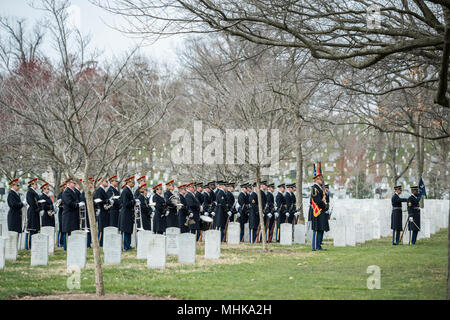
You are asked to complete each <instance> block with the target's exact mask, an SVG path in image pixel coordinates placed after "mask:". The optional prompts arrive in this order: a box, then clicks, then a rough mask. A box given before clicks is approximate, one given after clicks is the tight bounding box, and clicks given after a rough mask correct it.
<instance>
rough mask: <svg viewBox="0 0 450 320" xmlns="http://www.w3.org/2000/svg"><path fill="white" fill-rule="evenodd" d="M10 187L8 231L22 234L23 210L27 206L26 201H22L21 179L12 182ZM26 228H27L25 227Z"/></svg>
mask: <svg viewBox="0 0 450 320" xmlns="http://www.w3.org/2000/svg"><path fill="white" fill-rule="evenodd" d="M8 184H9V186H10V188H11V190H10V191H9V193H8V198H7V202H8V207H9V210H8V231H15V232H17V233H22V232H23V231H24V230H23V229H22V208H23V207H25V206H26V205H27V203H26V202H25V201H22V199H21V198H20V194H19V188H20V185H19V179H14V180H12V181H10V182H9V183H8ZM25 227H26V226H25Z"/></svg>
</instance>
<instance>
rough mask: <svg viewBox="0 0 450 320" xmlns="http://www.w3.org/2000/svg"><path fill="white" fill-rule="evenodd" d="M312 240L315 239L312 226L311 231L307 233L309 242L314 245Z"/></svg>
mask: <svg viewBox="0 0 450 320" xmlns="http://www.w3.org/2000/svg"><path fill="white" fill-rule="evenodd" d="M312 238H313V231H312V229H311V226H310V227H309V229H308V230H307V232H306V239H307V240H308V242H311V243H312Z"/></svg>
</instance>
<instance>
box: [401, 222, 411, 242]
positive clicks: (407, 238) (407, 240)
mask: <svg viewBox="0 0 450 320" xmlns="http://www.w3.org/2000/svg"><path fill="white" fill-rule="evenodd" d="M402 242H403V244H408V243H409V230H408V226H406V228H405V233H404V234H403V239H402Z"/></svg>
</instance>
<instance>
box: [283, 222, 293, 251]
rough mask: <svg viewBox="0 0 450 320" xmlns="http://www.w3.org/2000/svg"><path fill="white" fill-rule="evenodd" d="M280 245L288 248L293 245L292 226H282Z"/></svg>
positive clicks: (288, 224) (285, 224) (286, 224)
mask: <svg viewBox="0 0 450 320" xmlns="http://www.w3.org/2000/svg"><path fill="white" fill-rule="evenodd" d="M280 244H282V245H286V246H291V245H292V224H290V223H282V224H280Z"/></svg>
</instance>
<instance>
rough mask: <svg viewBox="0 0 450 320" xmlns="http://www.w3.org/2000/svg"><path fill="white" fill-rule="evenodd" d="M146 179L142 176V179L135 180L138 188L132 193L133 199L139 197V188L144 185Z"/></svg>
mask: <svg viewBox="0 0 450 320" xmlns="http://www.w3.org/2000/svg"><path fill="white" fill-rule="evenodd" d="M146 178H147V177H146V176H142V177H139V178H137V180H136V181H137V183H138V187H137V189H136V191H135V192H134V197H135V199H137V198H138V197H139V193H140V192H139V188H140V187H141V186H142V185H143V184H144V183H145V179H146Z"/></svg>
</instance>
